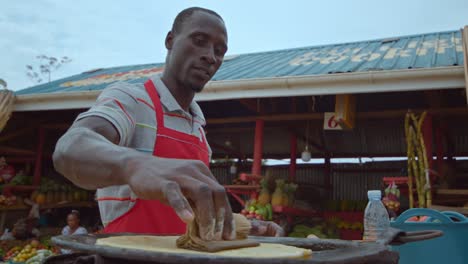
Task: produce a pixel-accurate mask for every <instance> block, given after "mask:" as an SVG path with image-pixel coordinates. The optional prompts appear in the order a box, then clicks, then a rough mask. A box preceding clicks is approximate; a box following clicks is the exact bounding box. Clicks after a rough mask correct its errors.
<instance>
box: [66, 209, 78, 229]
mask: <svg viewBox="0 0 468 264" xmlns="http://www.w3.org/2000/svg"><path fill="white" fill-rule="evenodd" d="M67 224H68V226H69V227H70V228H72V229H75V228H78V227H79V226H80V213H79V212H78V211H76V210H72V211H71V213H69V214H68V215H67Z"/></svg>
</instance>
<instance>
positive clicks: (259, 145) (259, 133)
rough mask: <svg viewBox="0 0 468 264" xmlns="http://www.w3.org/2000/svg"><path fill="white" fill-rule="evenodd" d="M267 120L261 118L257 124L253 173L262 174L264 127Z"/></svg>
mask: <svg viewBox="0 0 468 264" xmlns="http://www.w3.org/2000/svg"><path fill="white" fill-rule="evenodd" d="M264 126H265V122H264V121H263V120H261V119H259V120H257V121H256V124H255V142H254V160H253V166H252V174H253V175H261V174H262V154H263V127H264Z"/></svg>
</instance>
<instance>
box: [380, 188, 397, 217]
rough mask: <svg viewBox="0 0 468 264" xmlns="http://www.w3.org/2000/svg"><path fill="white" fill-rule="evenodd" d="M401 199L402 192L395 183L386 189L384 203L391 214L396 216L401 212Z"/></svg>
mask: <svg viewBox="0 0 468 264" xmlns="http://www.w3.org/2000/svg"><path fill="white" fill-rule="evenodd" d="M399 199H400V190H398V186H397V185H396V184H395V183H394V182H393V183H391V184H389V185H388V187H387V188H386V189H385V196H384V197H383V198H382V202H383V204H384V205H385V207H387V209H388V210H389V211H390V212H391V213H394V214H396V213H397V212H398V211H399V210H400V201H399Z"/></svg>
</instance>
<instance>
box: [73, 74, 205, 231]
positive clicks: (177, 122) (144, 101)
mask: <svg viewBox="0 0 468 264" xmlns="http://www.w3.org/2000/svg"><path fill="white" fill-rule="evenodd" d="M151 80H152V81H153V82H154V85H155V86H156V89H157V91H158V93H159V95H160V99H161V105H162V108H163V111H164V125H165V126H166V127H168V128H171V129H174V130H177V131H180V132H183V133H186V134H191V135H195V136H197V137H199V138H200V140H203V137H204V136H203V135H202V134H201V133H205V132H204V130H203V126H204V125H205V118H204V116H203V113H202V111H201V109H200V107H199V105H198V104H197V103H196V102H195V101H193V102H192V103H191V104H190V111H189V112H187V111H184V110H183V109H182V108H181V107H180V105H179V104H178V102H177V101H176V99H175V98H174V97H173V96H172V94H171V93H170V91H169V89H168V88H167V87H166V85H164V83H163V82H162V81H161V74H157V75H154V76H152V77H151ZM88 116H99V117H102V118H104V119H106V120H108V121H109V122H111V123H112V124H113V125H114V127H115V128H116V129H117V131H118V133H119V135H120V142H119V145H120V146H125V147H129V148H133V149H136V150H138V151H140V152H143V153H146V154H148V155H152V154H153V150H154V144H155V141H156V131H157V129H158V124H157V121H156V114H155V111H154V107H153V103H152V101H151V99H150V97H149V95H148V94H147V92H146V90H145V87H144V85H143V84H131V83H128V82H118V83H114V84H111V85H109V86H108V87H107V88H106V89H104V90H103V91H102V93H101V94H100V95H99V97H98V98H97V100H96V102H95V104H94V105H93V106H92V107H91V108H90V109H89V110H88V111H86V112H83V113H81V114H80V115H79V116H78V117H77V119H76V120H79V119H82V118H85V117H88ZM208 150H209V153H210V156H211V149H210V147H209V146H208ZM136 198H137V196H136V195H135V193H133V192H132V190H131V189H130V187H129V186H128V185H121V186H110V187H106V188H102V189H98V190H97V199H98V203H99V211H100V214H101V219H102V223H103V224H104V226H106V225H107V224H108V223H109V222H111V221H112V220H114V219H116V218H117V217H119V216H121V215H122V214H124V213H125V212H127V211H128V210H130V209H131V208H132V206H133V205H134V204H135V201H136Z"/></svg>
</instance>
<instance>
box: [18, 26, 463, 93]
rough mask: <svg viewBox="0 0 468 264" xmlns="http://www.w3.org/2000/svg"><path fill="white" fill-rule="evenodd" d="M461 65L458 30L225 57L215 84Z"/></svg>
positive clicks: (55, 87)
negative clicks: (217, 82)
mask: <svg viewBox="0 0 468 264" xmlns="http://www.w3.org/2000/svg"><path fill="white" fill-rule="evenodd" d="M455 65H463V49H462V42H461V31H460V30H455V31H447V32H438V33H428V34H420V35H412V36H403V37H395V38H388V39H378V40H370V41H360V42H352V43H343V44H336V45H323V46H314V47H305V48H295V49H286V50H277V51H270V52H259V53H251V54H241V55H234V56H228V57H226V58H225V61H224V63H223V65H222V66H221V68H220V69H219V70H218V72H217V73H216V75H215V76H214V78H213V80H214V81H221V80H237V79H252V78H271V77H283V76H301V75H317V74H334V73H344V72H365V71H376V70H380V71H385V70H398V69H414V68H435V67H447V66H455ZM163 66H164V64H163V63H157V64H146V65H134V66H123V67H114V68H107V69H98V70H93V71H89V72H85V73H82V74H78V75H74V76H71V77H68V78H65V79H60V80H56V81H53V82H50V83H46V84H41V85H38V86H34V87H31V88H27V89H23V90H20V91H17V92H16V94H18V95H23V94H39V93H54V92H77V91H92V90H102V89H104V88H105V87H106V86H107V85H109V84H111V83H113V82H116V81H120V80H126V81H129V82H132V83H140V82H143V81H144V80H145V79H146V78H147V77H148V76H150V75H153V74H154V73H156V72H161V71H162V69H163V68H162V67H163Z"/></svg>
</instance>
